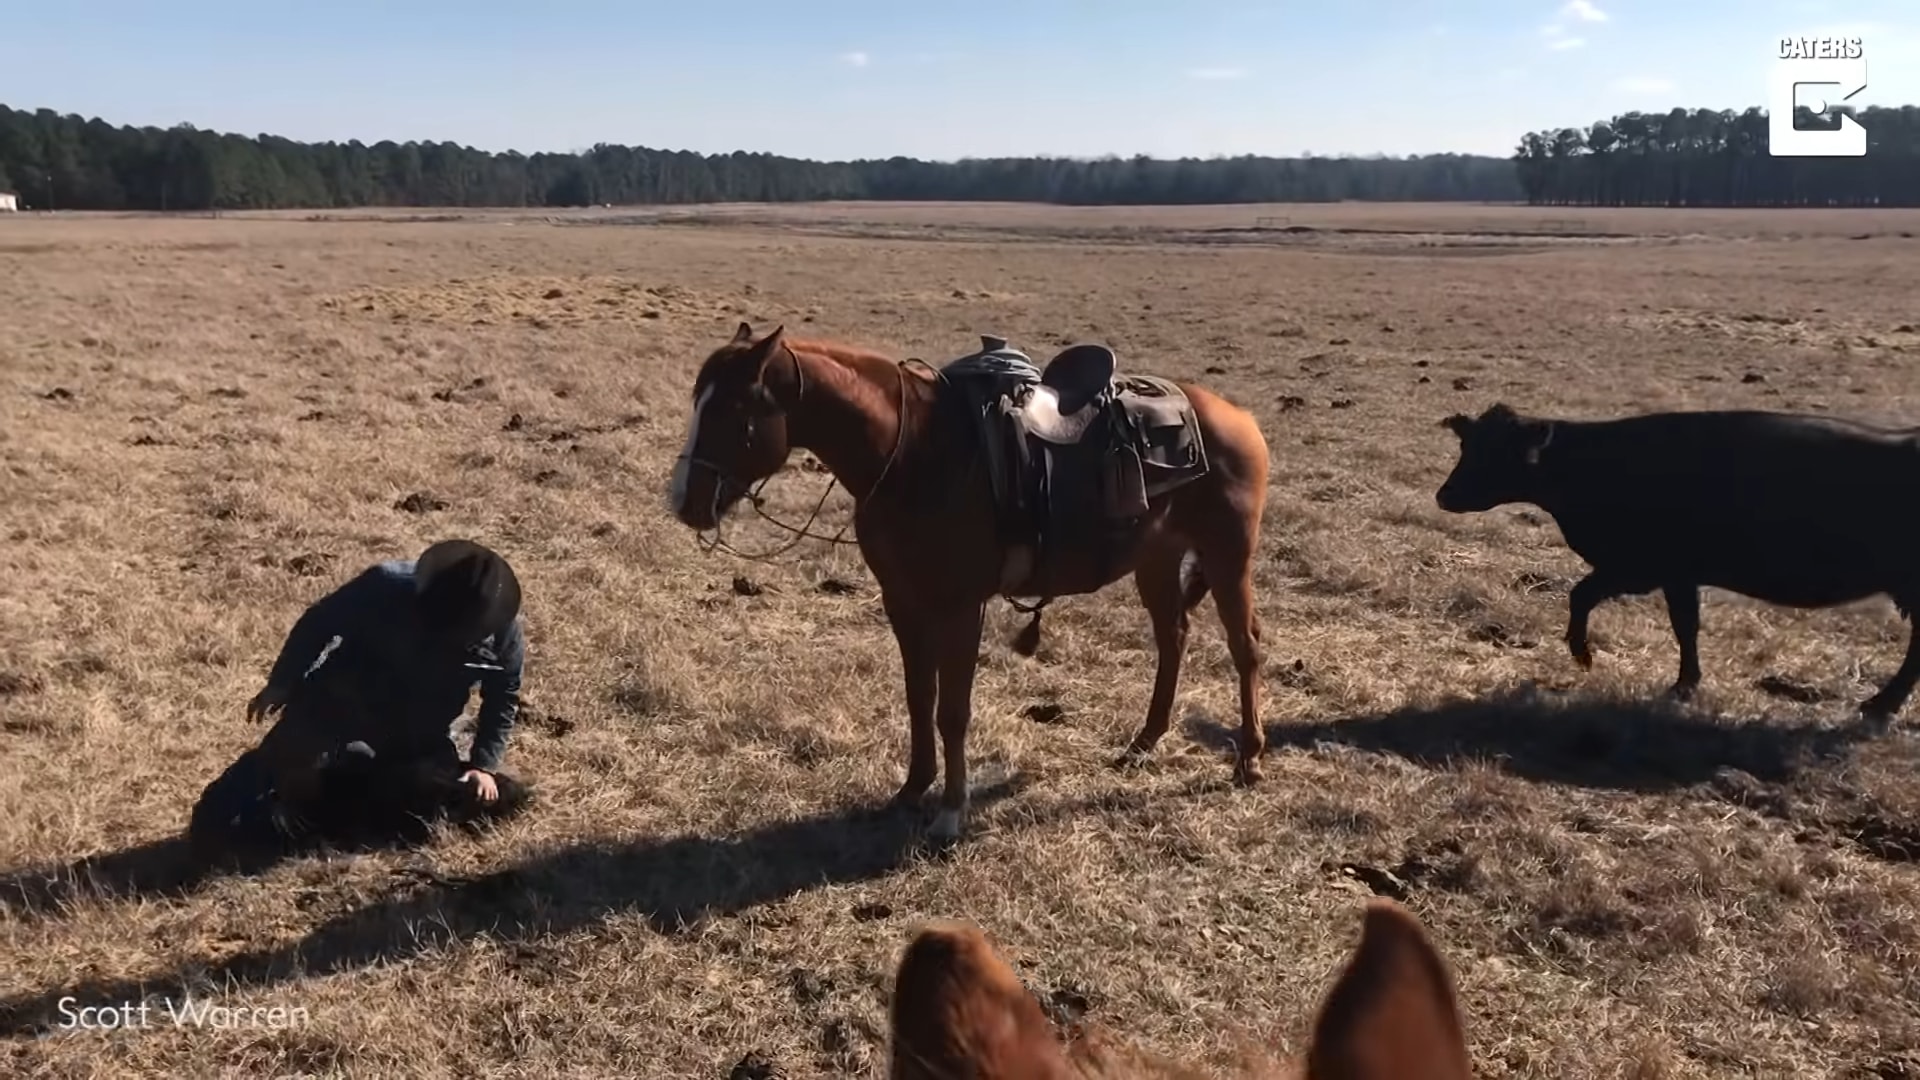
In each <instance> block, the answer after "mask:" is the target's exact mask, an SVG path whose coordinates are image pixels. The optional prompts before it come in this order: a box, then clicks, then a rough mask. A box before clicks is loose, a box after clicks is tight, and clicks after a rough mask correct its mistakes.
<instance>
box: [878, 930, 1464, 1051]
mask: <svg viewBox="0 0 1920 1080" xmlns="http://www.w3.org/2000/svg"><path fill="white" fill-rule="evenodd" d="M890 1020H891V1041H892V1046H891V1049H890V1055H891V1061H890V1065H889V1070H888V1075H889V1076H890V1077H891V1078H892V1080H954V1078H957V1077H967V1078H970V1080H1014V1078H1021V1080H1054V1078H1086V1077H1104V1078H1107V1080H1146V1078H1148V1077H1177V1076H1188V1075H1195V1074H1193V1073H1190V1072H1189V1071H1187V1070H1185V1069H1183V1068H1182V1067H1180V1066H1178V1065H1173V1064H1170V1063H1164V1062H1157V1061H1153V1060H1151V1059H1149V1058H1148V1057H1146V1056H1145V1055H1142V1054H1139V1053H1136V1052H1133V1051H1130V1050H1128V1049H1127V1048H1125V1047H1123V1046H1121V1045H1119V1044H1118V1043H1114V1042H1111V1041H1109V1040H1108V1039H1107V1038H1106V1037H1105V1036H1104V1034H1103V1033H1101V1032H1090V1033H1087V1034H1086V1035H1084V1036H1082V1037H1080V1038H1078V1039H1075V1040H1074V1041H1072V1042H1067V1043H1063V1042H1062V1041H1061V1040H1060V1038H1059V1037H1058V1036H1056V1035H1055V1033H1054V1030H1053V1026H1052V1024H1051V1023H1049V1021H1048V1020H1047V1017H1046V1014H1045V1013H1043V1012H1042V1011H1041V1009H1040V1005H1039V1002H1037V1001H1035V1000H1034V998H1033V996H1032V995H1031V994H1029V993H1028V992H1027V990H1026V988H1025V987H1023V986H1022V985H1021V983H1020V980H1019V977H1018V976H1016V975H1015V974H1014V972H1013V969H1012V968H1011V967H1009V966H1008V965H1007V962H1006V961H1005V960H1003V959H1001V958H1000V956H999V955H998V954H997V953H996V952H994V950H993V947H992V946H991V945H989V944H988V943H987V939H986V937H985V936H984V935H983V934H981V933H980V931H979V930H977V929H975V928H974V927H971V926H965V925H960V924H946V925H941V926H935V927H932V928H929V929H926V930H923V931H921V932H920V934H919V935H918V936H917V937H916V938H914V940H913V942H912V943H911V944H910V945H908V946H907V949H906V952H905V954H904V956H903V957H902V958H901V961H900V966H899V969H898V971H897V974H896V975H895V977H894V986H893V1001H892V1005H891V1018H890ZM1264 1075H1268V1076H1272V1077H1289V1078H1294V1080H1467V1078H1469V1077H1471V1076H1472V1075H1473V1073H1472V1069H1471V1068H1470V1066H1469V1063H1468V1058H1467V1046H1466V1036H1465V1031H1464V1027H1463V1025H1462V1023H1461V1019H1460V1010H1459V1006H1458V1004H1457V1003H1456V1001H1455V999H1454V990H1453V980H1452V978H1451V976H1450V975H1449V974H1448V972H1447V966H1446V962H1445V961H1444V960H1442V959H1441V958H1440V954H1439V953H1438V952H1437V951H1436V950H1435V949H1434V947H1433V944H1432V942H1431V941H1429V940H1428V938H1427V934H1426V931H1425V929H1424V928H1423V927H1422V926H1421V925H1420V922H1419V920H1417V919H1415V918H1414V917H1413V915H1412V914H1411V913H1410V912H1408V911H1407V910H1406V909H1405V908H1403V907H1401V906H1400V905H1398V904H1396V903H1394V902H1393V901H1391V900H1383V899H1376V900H1373V901H1371V902H1370V903H1368V905H1367V908H1366V915H1365V918H1364V920H1363V922H1362V927H1361V931H1360V944H1359V945H1358V947H1357V948H1356V949H1355V950H1354V952H1353V954H1352V956H1350V957H1349V958H1348V960H1347V964H1346V967H1345V968H1344V969H1343V970H1342V971H1341V973H1340V975H1339V978H1338V979H1337V980H1336V981H1335V982H1334V984H1333V987H1332V988H1331V989H1330V990H1329V991H1328V992H1327V995H1326V997H1325V998H1324V999H1323V1001H1322V1002H1321V1005H1320V1011H1319V1014H1318V1015H1317V1016H1316V1017H1315V1019H1314V1024H1313V1029H1312V1033H1311V1036H1310V1041H1309V1043H1308V1046H1307V1051H1306V1053H1305V1055H1303V1056H1302V1057H1301V1058H1300V1059H1299V1060H1296V1061H1292V1062H1288V1063H1286V1064H1284V1065H1281V1066H1279V1067H1277V1068H1275V1069H1272V1070H1270V1071H1268V1072H1267V1073H1265V1074H1264Z"/></svg>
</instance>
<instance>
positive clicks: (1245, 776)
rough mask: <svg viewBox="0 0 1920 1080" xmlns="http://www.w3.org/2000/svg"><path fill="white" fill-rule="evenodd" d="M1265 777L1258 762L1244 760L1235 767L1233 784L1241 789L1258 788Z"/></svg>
mask: <svg viewBox="0 0 1920 1080" xmlns="http://www.w3.org/2000/svg"><path fill="white" fill-rule="evenodd" d="M1264 777H1265V774H1264V773H1263V772H1261V769H1260V763H1259V762H1258V761H1253V760H1242V761H1240V762H1238V763H1236V764H1235V765H1234V767H1233V782H1234V783H1235V784H1237V785H1239V786H1240V787H1248V788H1250V787H1257V786H1258V785H1259V783H1260V781H1261V780H1262V779H1264Z"/></svg>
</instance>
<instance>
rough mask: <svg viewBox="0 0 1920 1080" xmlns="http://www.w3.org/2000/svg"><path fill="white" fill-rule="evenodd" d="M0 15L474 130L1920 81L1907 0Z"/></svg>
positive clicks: (1249, 111)
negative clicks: (1830, 75)
mask: <svg viewBox="0 0 1920 1080" xmlns="http://www.w3.org/2000/svg"><path fill="white" fill-rule="evenodd" d="M8 9H9V10H8V11H7V14H6V15H5V17H4V19H0V103H4V104H6V105H9V106H12V107H14V108H37V107H51V108H55V109H58V110H60V111H61V112H78V113H81V114H83V115H87V116H99V117H101V118H103V119H105V120H107V121H109V122H111V123H115V124H120V123H135V124H156V125H163V126H164V125H169V124H173V123H177V122H179V121H182V120H186V121H190V122H192V123H194V124H195V125H197V126H200V127H208V128H214V129H218V130H223V131H239V132H243V133H246V134H257V133H261V132H269V133H273V134H279V135H286V136H289V137H291V138H297V139H309V140H313V139H342V140H344V139H350V138H359V139H361V140H363V141H365V142H369V143H370V142H374V141H377V140H379V139H383V138H390V139H395V140H405V139H409V138H415V139H451V140H453V141H455V142H460V143H465V144H468V145H472V146H478V147H481V148H483V149H488V150H504V149H508V148H514V149H519V150H523V151H534V150H572V149H580V148H584V147H586V146H589V145H591V144H592V143H595V142H603V141H604V142H620V143H627V144H631V145H645V146H653V147H662V148H669V149H692V150H700V151H706V152H713V151H726V150H733V149H749V150H769V151H774V152H777V153H783V154H792V155H798V156H804V157H814V158H844V157H882V156H888V155H892V154H906V155H911V156H917V157H930V158H955V157H960V156H982V155H991V154H1062V155H1076V156H1092V155H1099V154H1107V153H1115V154H1122V155H1127V154H1134V153H1148V154H1153V155H1156V156H1177V155H1189V154H1190V155H1197V156H1209V155H1213V154H1233V153H1269V154H1299V153H1303V152H1308V151H1311V152H1313V153H1317V154H1337V153H1355V154H1364V153H1374V152H1381V153H1390V154H1403V153H1419V152H1430V151H1441V150H1456V151H1469V152H1482V153H1498V154H1505V153H1508V152H1510V151H1511V149H1512V147H1513V145H1514V143H1515V141H1516V140H1517V139H1518V137H1519V135H1520V134H1521V133H1522V132H1524V131H1527V130H1531V129H1535V128H1542V127H1549V126H1562V125H1584V124H1586V123H1588V122H1590V121H1592V120H1595V119H1598V118H1601V117H1604V116H1608V115H1611V114H1613V113H1615V112H1622V111H1626V110H1628V109H1634V108H1640V109H1659V110H1662V111H1664V110H1665V109H1667V108H1669V107H1671V106H1673V105H1676V104H1684V105H1687V106H1706V107H1713V108H1727V107H1731V108H1743V107H1745V106H1747V105H1754V104H1762V103H1763V100H1764V97H1765V74H1766V70H1767V68H1768V66H1769V65H1770V63H1771V62H1772V58H1773V57H1774V55H1775V54H1776V51H1777V50H1776V46H1775V41H1776V40H1777V38H1778V37H1779V36H1780V35H1782V34H1788V33H1792V34H1822V33H1835V34H1839V35H1841V36H1859V37H1861V38H1863V39H1864V44H1865V52H1866V57H1867V61H1868V70H1869V74H1870V82H1869V86H1868V88H1867V90H1866V91H1865V92H1864V93H1863V94H1861V95H1860V96H1859V97H1858V98H1856V99H1855V100H1856V101H1857V102H1859V103H1860V104H1863V105H1864V104H1906V103H1920V0H1571V2H1568V0H1452V2H1442V0H1431V2H1421V0H1349V2H1347V3H1344V4H1342V3H1338V2H1337V0H1328V2H1324V3H1299V2H1286V3H1254V2H1249V0H1162V2H1158V3H1149V2H1145V0H1107V2H1104V3H1098V2H1091V0H1089V2H1069V0H1025V2H1009V0H972V2H971V3H960V4H953V5H947V4H935V3H914V2H912V0H893V2H887V3H881V2H876V0H811V2H803V0H729V2H723V3H715V2H702V0H678V2H674V3H658V2H650V0H631V2H628V3H615V2H587V0H554V2H553V3H551V4H550V5H548V6H547V7H546V8H545V9H544V10H542V9H541V5H540V3H539V0H466V2H449V0H411V2H408V0H392V2H391V3H380V2H373V0H336V2H332V3H325V4H323V3H319V2H317V0H309V2H307V3H295V2H291V0H248V2H245V3H239V2H211V0H173V2H170V3H157V2H151V0H140V2H129V0H98V2H94V3H88V4H59V3H26V2H23V3H17V4H11V5H8Z"/></svg>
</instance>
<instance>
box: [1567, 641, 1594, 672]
mask: <svg viewBox="0 0 1920 1080" xmlns="http://www.w3.org/2000/svg"><path fill="white" fill-rule="evenodd" d="M1567 651H1568V652H1569V653H1572V654H1573V662H1574V663H1576V664H1579V665H1580V670H1582V671H1592V670H1593V650H1592V649H1589V648H1587V643H1586V642H1584V641H1583V642H1580V643H1579V644H1577V645H1576V644H1574V643H1573V642H1571V641H1569V642H1567Z"/></svg>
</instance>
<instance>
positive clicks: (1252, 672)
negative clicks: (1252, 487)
mask: <svg viewBox="0 0 1920 1080" xmlns="http://www.w3.org/2000/svg"><path fill="white" fill-rule="evenodd" d="M1259 510H1260V507H1259V504H1258V502H1256V503H1255V505H1254V508H1253V511H1254V512H1253V513H1252V514H1250V515H1235V516H1227V515H1222V516H1223V517H1225V518H1226V520H1225V521H1223V522H1221V523H1220V525H1219V526H1218V527H1216V528H1215V529H1214V530H1212V531H1211V532H1210V533H1209V534H1208V535H1207V536H1206V537H1205V538H1204V540H1203V541H1201V542H1200V543H1198V544H1197V545H1196V547H1197V548H1198V551H1199V555H1200V568H1201V571H1202V572H1203V573H1205V574H1206V577H1207V582H1208V584H1209V585H1210V586H1211V587H1212V589H1213V603H1214V607H1215V608H1216V609H1217V610H1218V611H1219V613H1220V625H1221V627H1222V628H1224V629H1225V630H1226V632H1227V651H1228V652H1229V653H1231V654H1232V655H1233V667H1234V670H1235V671H1236V672H1237V673H1238V674H1239V676H1240V754H1239V759H1238V760H1237V761H1236V762H1235V764H1234V771H1233V773H1234V779H1235V780H1236V781H1237V782H1239V783H1241V784H1249V785H1250V784H1256V783H1258V782H1259V781H1260V755H1261V754H1262V753H1264V752H1265V751H1266V748H1267V737H1266V732H1264V731H1262V730H1261V728H1260V615H1259V613H1258V612H1256V611H1255V610H1254V606H1253V550H1254V545H1255V544H1256V543H1257V542H1258V539H1259V529H1260V514H1259Z"/></svg>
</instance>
